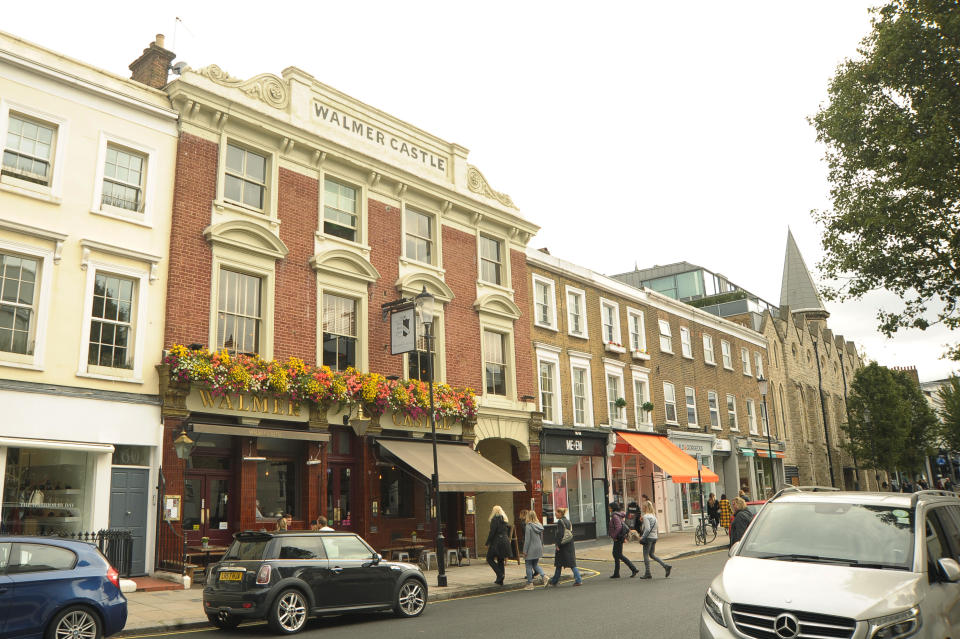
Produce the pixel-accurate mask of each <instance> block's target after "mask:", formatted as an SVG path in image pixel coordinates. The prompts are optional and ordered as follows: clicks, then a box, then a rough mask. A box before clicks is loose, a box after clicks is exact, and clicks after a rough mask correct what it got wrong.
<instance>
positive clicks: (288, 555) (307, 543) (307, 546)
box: [279, 537, 326, 559]
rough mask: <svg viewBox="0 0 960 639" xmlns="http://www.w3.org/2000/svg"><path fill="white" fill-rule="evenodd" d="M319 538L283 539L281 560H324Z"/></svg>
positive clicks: (321, 543) (281, 540)
mask: <svg viewBox="0 0 960 639" xmlns="http://www.w3.org/2000/svg"><path fill="white" fill-rule="evenodd" d="M325 557H326V555H325V554H324V550H323V542H322V541H320V538H319V537H281V538H280V557H279V559H324V558H325Z"/></svg>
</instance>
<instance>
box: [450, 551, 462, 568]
mask: <svg viewBox="0 0 960 639" xmlns="http://www.w3.org/2000/svg"><path fill="white" fill-rule="evenodd" d="M453 564H457V565H458V566H459V565H460V551H459V550H457V549H456V548H447V565H448V566H452V565H453Z"/></svg>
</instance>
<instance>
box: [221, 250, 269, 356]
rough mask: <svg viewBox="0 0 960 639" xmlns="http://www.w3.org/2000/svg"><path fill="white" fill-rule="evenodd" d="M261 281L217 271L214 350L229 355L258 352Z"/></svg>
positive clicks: (226, 270)
mask: <svg viewBox="0 0 960 639" xmlns="http://www.w3.org/2000/svg"><path fill="white" fill-rule="evenodd" d="M261 288H262V280H261V279H260V278H259V277H255V276H253V275H247V274H245V273H238V272H237V271H231V270H228V269H220V291H219V296H218V299H217V350H221V349H226V350H227V352H229V353H230V354H232V355H236V354H237V353H258V352H260V328H261V325H262V317H261V315H262V310H261V305H260V294H261V293H260V291H261Z"/></svg>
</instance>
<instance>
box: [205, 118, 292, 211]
mask: <svg viewBox="0 0 960 639" xmlns="http://www.w3.org/2000/svg"><path fill="white" fill-rule="evenodd" d="M231 145H232V146H235V147H237V148H240V149H243V150H244V151H247V152H249V153H254V154H256V155H261V156H263V158H264V159H265V161H266V164H267V165H266V167H265V170H264V178H265V182H264V184H263V208H262V209H257V208H254V207H252V206H248V205H246V204H243V203H242V202H236V201H234V200H228V199H227V197H226V182H227V147H228V146H231ZM278 176H279V168H278V166H277V155H276V153H274V152H272V151H268V150H267V149H266V148H264V147H263V145H261V144H257V143H256V142H253V141H251V140H247V139H244V138H242V137H240V136H237V135H234V134H231V135H226V134H223V135H222V136H221V138H220V157H219V163H218V165H217V199H216V201H215V202H214V207H215V208H217V209H229V210H230V211H233V212H236V213H242V214H244V215H248V216H251V217H253V218H254V219H259V220H263V219H264V218H266V219H268V220H272V221H276V220H277V191H278V190H279V189H277V188H276V184H277V178H278Z"/></svg>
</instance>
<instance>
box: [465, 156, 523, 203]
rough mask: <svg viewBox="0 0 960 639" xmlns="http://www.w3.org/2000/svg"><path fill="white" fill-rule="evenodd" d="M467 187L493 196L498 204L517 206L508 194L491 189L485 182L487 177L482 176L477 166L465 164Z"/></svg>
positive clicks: (486, 195)
mask: <svg viewBox="0 0 960 639" xmlns="http://www.w3.org/2000/svg"><path fill="white" fill-rule="evenodd" d="M467 188H468V189H470V191H472V192H473V193H477V194H479V195H482V196H484V197H489V198H493V199H494V200H496V201H497V202H499V203H500V204H503V205H504V206H509V207H510V208H511V209H515V208H517V205H516V204H514V203H513V200H511V199H510V196H509V195H507V194H506V193H499V192H497V191H494V190H493V189H491V188H490V183H489V182H487V178H485V177H483V173H481V172H480V171H479V170H478V169H477V167H475V166H470V165H469V164H468V165H467Z"/></svg>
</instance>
